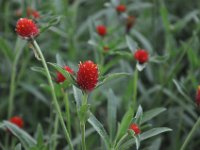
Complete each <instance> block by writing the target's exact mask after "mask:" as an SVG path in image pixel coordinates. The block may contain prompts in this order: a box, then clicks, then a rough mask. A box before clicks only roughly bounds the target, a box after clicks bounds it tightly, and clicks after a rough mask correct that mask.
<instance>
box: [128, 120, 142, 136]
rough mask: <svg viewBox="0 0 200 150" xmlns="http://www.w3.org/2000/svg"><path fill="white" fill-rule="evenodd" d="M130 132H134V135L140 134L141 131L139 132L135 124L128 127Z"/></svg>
mask: <svg viewBox="0 0 200 150" xmlns="http://www.w3.org/2000/svg"><path fill="white" fill-rule="evenodd" d="M129 129H130V130H133V131H134V132H135V134H136V135H137V134H140V133H141V131H140V128H139V127H138V125H137V124H134V123H133V124H131V125H130V127H129Z"/></svg>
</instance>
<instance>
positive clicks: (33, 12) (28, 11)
mask: <svg viewBox="0 0 200 150" xmlns="http://www.w3.org/2000/svg"><path fill="white" fill-rule="evenodd" d="M26 14H27V17H31V16H33V17H34V18H35V19H38V18H40V13H39V12H38V11H36V10H34V9H32V8H31V7H27V9H26Z"/></svg>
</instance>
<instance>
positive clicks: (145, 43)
mask: <svg viewBox="0 0 200 150" xmlns="http://www.w3.org/2000/svg"><path fill="white" fill-rule="evenodd" d="M131 33H132V35H133V36H134V37H135V38H137V39H138V41H140V42H141V43H142V45H143V47H144V48H145V49H146V50H148V51H149V52H153V48H152V45H151V44H150V42H149V41H148V40H147V39H146V38H145V37H144V36H143V35H142V34H141V33H140V32H138V31H137V30H135V29H132V30H131Z"/></svg>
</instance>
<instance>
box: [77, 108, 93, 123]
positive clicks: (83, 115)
mask: <svg viewBox="0 0 200 150" xmlns="http://www.w3.org/2000/svg"><path fill="white" fill-rule="evenodd" d="M89 109H90V105H89V104H83V105H81V107H80V108H79V109H78V116H79V119H80V122H81V123H85V122H86V121H87V119H88V118H89V115H90V113H89Z"/></svg>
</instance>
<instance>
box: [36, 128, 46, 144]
mask: <svg viewBox="0 0 200 150" xmlns="http://www.w3.org/2000/svg"><path fill="white" fill-rule="evenodd" d="M36 137H37V145H38V146H42V145H43V144H44V142H43V130H42V126H41V125H40V124H39V125H38V127H37V134H36Z"/></svg>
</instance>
